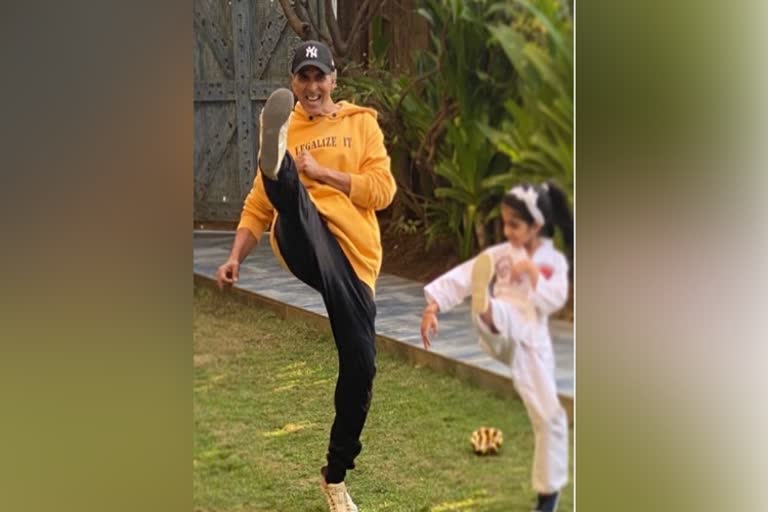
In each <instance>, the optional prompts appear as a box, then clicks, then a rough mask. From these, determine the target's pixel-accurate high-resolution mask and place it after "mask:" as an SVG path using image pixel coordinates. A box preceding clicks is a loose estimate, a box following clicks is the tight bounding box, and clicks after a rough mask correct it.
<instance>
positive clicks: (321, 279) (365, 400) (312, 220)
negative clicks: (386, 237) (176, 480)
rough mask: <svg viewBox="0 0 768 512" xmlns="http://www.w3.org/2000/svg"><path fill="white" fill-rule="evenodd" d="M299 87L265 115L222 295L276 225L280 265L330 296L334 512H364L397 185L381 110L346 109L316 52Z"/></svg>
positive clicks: (295, 82) (303, 63) (297, 62)
mask: <svg viewBox="0 0 768 512" xmlns="http://www.w3.org/2000/svg"><path fill="white" fill-rule="evenodd" d="M291 88H292V90H293V95H295V96H296V98H297V99H298V103H296V104H295V105H294V99H293V95H292V94H291V92H290V91H288V90H287V89H278V90H277V91H275V92H274V93H272V95H271V96H270V97H269V99H268V100H267V102H266V104H265V105H264V109H263V110H262V112H261V122H260V133H259V138H260V144H259V172H257V176H256V179H255V180H254V185H253V189H252V190H251V192H250V193H249V194H248V197H247V198H246V200H245V205H244V208H243V212H242V215H241V218H240V223H239V225H238V228H237V232H236V235H235V241H234V244H233V246H232V251H231V253H230V257H229V259H228V260H227V262H226V263H224V264H223V265H222V266H221V267H219V269H218V272H217V274H216V279H217V281H218V283H219V287H223V286H225V285H231V284H232V283H234V282H236V281H237V277H238V271H239V266H240V263H242V261H243V260H244V259H245V257H246V256H247V255H248V254H249V253H250V251H251V250H252V249H253V247H254V246H255V245H256V244H257V243H258V241H259V239H260V237H261V234H262V233H263V231H264V229H265V228H266V227H267V225H269V224H270V223H271V224H272V229H271V236H270V242H271V245H272V249H273V251H274V253H275V256H276V257H277V258H278V260H279V261H280V262H281V263H282V264H283V265H284V266H285V267H287V268H288V270H290V271H291V272H292V273H293V274H294V275H295V276H296V277H298V278H299V279H301V280H302V281H304V282H305V283H307V284H308V285H310V286H311V287H312V288H314V289H315V290H317V291H319V292H320V293H321V294H322V297H323V301H324V302H325V307H326V309H327V311H328V318H329V320H330V324H331V329H332V331H333V337H334V341H335V344H336V349H337V350H338V354H339V376H338V380H337V382H336V392H335V396H334V404H335V408H336V416H335V418H334V421H333V425H332V427H331V433H330V442H329V446H328V453H327V456H326V458H327V461H328V463H327V466H323V468H322V469H321V473H322V476H323V479H322V486H321V487H322V490H323V493H324V495H325V497H326V500H327V502H328V506H329V508H330V509H331V510H332V511H334V512H336V511H338V512H346V511H353V512H357V506H356V505H355V504H354V503H353V501H352V499H351V497H350V496H349V494H348V493H347V490H346V486H345V483H344V478H345V476H346V472H347V470H348V469H353V468H354V467H355V465H354V460H355V457H357V455H358V454H359V453H360V451H361V449H362V445H361V444H360V433H361V432H362V429H363V425H364V424H365V419H366V416H367V414H368V408H369V406H370V401H371V390H372V385H373V378H374V375H375V373H376V367H375V355H376V352H375V347H374V341H375V330H374V318H375V316H376V306H375V304H374V300H373V294H374V289H375V284H376V278H377V276H378V274H379V269H380V268H381V241H380V240H381V235H380V232H379V225H378V221H377V219H376V213H375V211H376V210H381V209H383V208H386V207H387V206H388V205H389V204H390V203H391V202H392V199H393V197H394V194H395V191H396V186H395V182H394V179H393V178H392V174H391V172H390V159H389V156H388V155H387V151H386V148H385V147H384V137H383V134H382V132H381V129H380V128H379V126H378V123H377V122H376V112H375V111H374V110H371V109H368V108H363V107H359V106H357V105H353V104H351V103H347V102H343V101H342V102H339V103H336V102H334V101H333V99H332V98H331V93H332V92H333V90H334V89H335V88H336V68H335V65H334V62H333V56H332V54H331V51H330V50H329V49H328V47H327V46H326V45H324V44H323V43H320V42H318V41H306V42H304V43H302V44H301V45H300V46H299V47H298V48H297V49H296V53H295V55H294V58H293V62H292V65H291Z"/></svg>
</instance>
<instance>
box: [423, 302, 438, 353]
mask: <svg viewBox="0 0 768 512" xmlns="http://www.w3.org/2000/svg"><path fill="white" fill-rule="evenodd" d="M435 336H437V305H436V304H430V305H429V306H427V307H426V308H424V313H423V314H422V315H421V341H422V343H423V344H424V348H425V349H427V350H429V347H430V346H432V338H433V337H435Z"/></svg>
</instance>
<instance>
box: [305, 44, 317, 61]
mask: <svg viewBox="0 0 768 512" xmlns="http://www.w3.org/2000/svg"><path fill="white" fill-rule="evenodd" d="M306 57H307V58H310V57H311V58H313V59H316V58H317V46H307V53H306Z"/></svg>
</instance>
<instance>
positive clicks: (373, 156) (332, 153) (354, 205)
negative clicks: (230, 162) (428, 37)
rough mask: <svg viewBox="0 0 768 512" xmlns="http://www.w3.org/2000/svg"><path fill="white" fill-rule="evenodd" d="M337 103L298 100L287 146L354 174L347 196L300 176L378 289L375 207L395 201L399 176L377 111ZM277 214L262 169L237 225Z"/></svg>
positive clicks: (359, 270) (363, 276) (261, 223)
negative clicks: (312, 104) (314, 108)
mask: <svg viewBox="0 0 768 512" xmlns="http://www.w3.org/2000/svg"><path fill="white" fill-rule="evenodd" d="M338 105H339V106H340V107H341V108H340V109H339V110H338V112H336V113H335V114H331V115H328V116H319V117H310V116H309V115H307V113H306V111H305V110H304V108H303V107H302V106H301V103H296V106H295V107H294V109H293V113H292V114H291V118H290V124H289V126H288V147H287V150H288V152H289V153H290V154H291V156H292V157H294V158H295V157H296V155H298V154H299V153H300V152H301V151H302V150H303V149H307V150H309V152H310V153H311V154H312V156H313V157H314V158H315V160H317V163H319V164H320V165H322V166H324V167H328V168H331V169H334V170H337V171H341V172H346V173H349V174H351V183H350V193H349V196H347V195H346V194H345V193H344V192H342V191H340V190H338V189H336V188H333V187H331V186H329V185H325V184H323V183H320V182H318V181H315V180H313V179H311V178H308V177H307V176H306V175H304V174H303V173H301V174H300V179H301V182H302V183H303V184H304V186H305V187H306V189H307V192H308V193H309V196H310V197H311V198H312V202H313V203H314V204H315V207H316V208H317V211H318V212H319V213H320V216H321V217H322V218H323V219H324V220H325V221H326V223H327V224H328V228H329V229H330V231H331V232H332V233H333V234H334V235H335V236H336V239H337V240H338V241H339V245H340V246H341V249H342V250H343V251H344V254H345V255H346V256H347V259H348V260H349V262H350V263H351V264H352V268H354V270H355V273H356V274H357V277H358V278H359V279H360V280H361V281H363V282H364V283H365V284H367V285H368V286H369V287H370V288H371V290H372V291H375V289H376V288H375V285H376V278H377V277H378V275H379V270H380V269H381V235H380V232H379V223H378V220H377V219H376V213H375V211H376V210H382V209H384V208H386V207H387V206H389V204H390V203H391V202H392V199H393V198H394V196H395V191H396V186H395V180H394V178H393V177H392V173H391V172H390V159H389V156H388V155H387V149H386V148H385V147H384V136H383V134H382V132H381V129H380V128H379V125H378V123H377V122H376V116H377V113H376V111H375V110H372V109H369V108H365V107H359V106H357V105H354V104H352V103H348V102H345V101H341V102H339V103H338ZM276 218H277V211H276V210H275V209H274V208H273V207H272V203H270V201H269V198H268V197H267V194H266V191H265V190H264V182H263V181H262V173H260V172H259V173H257V174H256V179H255V180H254V182H253V188H252V189H251V191H250V193H249V194H248V197H246V198H245V205H244V206H243V212H242V215H241V216H240V224H239V225H238V229H240V228H248V229H250V230H251V232H252V233H253V234H254V236H258V235H260V234H261V233H262V232H263V231H264V229H265V228H266V227H267V226H268V225H270V223H272V224H273V223H274V221H275V219H276ZM274 233H275V231H274V229H273V230H272V231H271V234H270V245H271V246H272V250H273V251H274V253H275V256H276V257H277V259H278V260H279V261H280V262H281V264H282V265H283V266H284V267H286V265H285V261H284V260H283V258H282V256H281V254H280V249H279V248H278V246H277V241H276V240H275V234H274ZM286 268H287V267H286Z"/></svg>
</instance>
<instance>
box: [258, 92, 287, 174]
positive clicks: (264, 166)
mask: <svg viewBox="0 0 768 512" xmlns="http://www.w3.org/2000/svg"><path fill="white" fill-rule="evenodd" d="M292 111H293V93H292V92H291V91H289V90H288V89H277V90H276V91H275V92H273V93H272V94H270V96H269V99H267V102H266V103H265V104H264V108H263V109H261V113H260V114H259V159H258V162H259V168H260V169H261V172H263V173H264V176H265V177H267V178H269V179H271V180H276V179H277V173H278V171H279V170H280V164H281V163H282V162H283V156H285V150H286V146H287V142H288V124H289V121H290V118H291V112H292Z"/></svg>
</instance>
